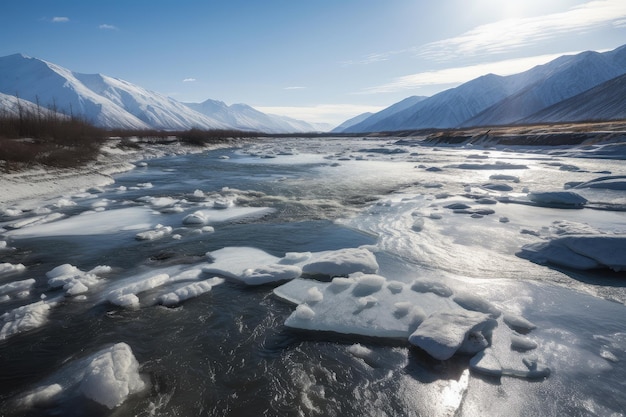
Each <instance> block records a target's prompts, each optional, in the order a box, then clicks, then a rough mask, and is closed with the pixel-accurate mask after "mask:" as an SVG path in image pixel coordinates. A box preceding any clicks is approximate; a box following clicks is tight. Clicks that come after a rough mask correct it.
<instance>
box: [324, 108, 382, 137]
mask: <svg viewBox="0 0 626 417" xmlns="http://www.w3.org/2000/svg"><path fill="white" fill-rule="evenodd" d="M373 114H374V113H372V112H366V113H361V114H359V115H357V116H354V117H353V118H351V119H348V120H346V121H345V122H343V123H342V124H340V125H339V126H337V127H335V128H334V129H333V130H331V132H332V133H339V132H343V131H344V130H346V129H347V128H349V127H350V126H354V125H355V124H357V123H361V122H362V121H363V120H365V119H367V118H368V117H370V116H372V115H373Z"/></svg>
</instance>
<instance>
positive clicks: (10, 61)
mask: <svg viewBox="0 0 626 417" xmlns="http://www.w3.org/2000/svg"><path fill="white" fill-rule="evenodd" d="M0 93H4V94H7V95H13V96H17V97H19V98H20V99H23V100H27V101H30V102H33V103H38V104H39V105H40V106H42V107H45V108H53V109H55V110H56V111H59V112H62V113H65V114H73V115H79V116H81V117H83V118H85V119H86V120H87V121H89V122H91V123H93V124H95V125H97V126H100V127H105V128H123V129H163V130H185V129H190V128H203V129H237V130H248V131H262V132H267V133H283V132H289V133H292V132H293V133H296V132H304V131H307V132H308V131H314V130H316V128H314V127H313V126H311V125H310V124H308V123H306V122H302V121H299V120H293V119H287V118H284V117H281V116H274V115H267V114H265V113H262V112H260V111H257V110H255V109H253V108H252V107H250V106H247V105H243V104H240V105H233V106H230V107H229V106H226V105H225V104H224V103H222V102H217V101H215V100H208V101H207V102H205V103H208V102H213V103H214V106H213V108H214V109H215V112H211V111H208V110H207V106H205V108H203V109H200V110H202V111H196V110H194V109H193V108H192V107H193V106H191V105H185V104H183V103H181V102H178V101H176V100H174V99H172V98H170V97H166V96H164V95H162V94H160V93H156V92H153V91H149V90H146V89H144V88H142V87H139V86H137V85H135V84H132V83H129V82H127V81H124V80H120V79H117V78H112V77H109V76H106V75H102V74H80V73H75V72H72V71H70V70H68V69H66V68H63V67H61V66H59V65H56V64H53V63H50V62H47V61H44V60H41V59H37V58H30V57H27V56H24V55H21V54H15V55H9V56H5V57H0ZM3 102H6V103H7V105H8V103H9V102H8V101H3ZM0 104H1V103H0ZM0 110H1V107H0Z"/></svg>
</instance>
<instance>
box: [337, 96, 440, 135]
mask: <svg viewBox="0 0 626 417" xmlns="http://www.w3.org/2000/svg"><path fill="white" fill-rule="evenodd" d="M427 98H428V97H424V96H411V97H407V98H405V99H404V100H401V101H399V102H397V103H395V104H392V105H391V106H389V107H387V108H385V109H383V110H381V111H379V112H377V113H374V114H373V115H371V116H370V117H368V118H366V119H364V120H361V121H358V122H356V123H352V122H351V120H353V119H351V120H346V121H345V122H344V123H342V124H341V125H344V124H347V125H348V126H347V127H346V128H345V129H343V130H339V127H337V128H336V129H335V130H334V131H335V132H344V133H358V132H368V131H374V130H376V129H372V128H373V127H375V126H376V124H377V123H380V122H381V121H383V120H386V119H390V120H391V118H392V117H393V115H395V114H397V113H400V112H402V111H403V110H406V109H409V108H411V107H413V106H415V105H417V104H418V103H420V102H422V101H423V100H425V99H427ZM357 117H358V116H357ZM341 125H340V126H341ZM387 130H393V129H387Z"/></svg>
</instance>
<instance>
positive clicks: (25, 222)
mask: <svg viewBox="0 0 626 417" xmlns="http://www.w3.org/2000/svg"><path fill="white" fill-rule="evenodd" d="M64 217H65V214H63V213H51V214H46V215H42V216H35V217H29V218H27V219H22V220H19V221H16V222H13V223H11V224H9V227H10V228H11V229H21V228H22V227H32V226H37V225H40V224H45V223H50V222H53V221H55V220H59V219H62V218H64Z"/></svg>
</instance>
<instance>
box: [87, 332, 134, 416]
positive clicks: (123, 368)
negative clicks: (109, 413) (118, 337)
mask: <svg viewBox="0 0 626 417" xmlns="http://www.w3.org/2000/svg"><path fill="white" fill-rule="evenodd" d="M144 387H145V383H144V382H143V380H142V379H141V376H140V375H139V363H138V362H137V359H135V356H134V355H133V352H132V350H131V348H130V346H128V345H127V344H126V343H118V344H116V345H113V346H112V347H110V348H108V349H104V350H102V351H100V352H98V354H96V356H95V357H94V358H93V359H92V360H91V362H89V364H88V365H87V369H86V370H85V374H84V376H83V381H82V383H81V384H80V391H81V392H82V393H83V394H84V395H85V397H87V398H90V399H92V400H94V401H96V402H98V403H100V404H103V405H105V406H107V407H108V408H110V409H112V408H115V407H117V406H119V405H120V404H122V403H123V402H124V401H125V400H126V398H128V396H129V395H131V394H134V393H136V392H139V391H141V390H143V389H144Z"/></svg>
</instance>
